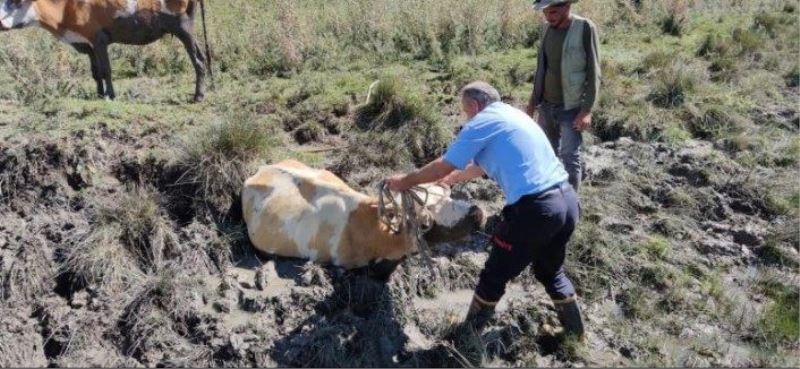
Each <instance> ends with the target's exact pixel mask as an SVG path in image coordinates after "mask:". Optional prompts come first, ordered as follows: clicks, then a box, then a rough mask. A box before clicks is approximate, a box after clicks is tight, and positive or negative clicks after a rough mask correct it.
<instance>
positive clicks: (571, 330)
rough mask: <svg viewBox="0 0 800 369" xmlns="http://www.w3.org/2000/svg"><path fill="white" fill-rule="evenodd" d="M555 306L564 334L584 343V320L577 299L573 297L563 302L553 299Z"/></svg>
mask: <svg viewBox="0 0 800 369" xmlns="http://www.w3.org/2000/svg"><path fill="white" fill-rule="evenodd" d="M553 305H554V306H555V308H556V313H557V314H558V321H559V322H561V326H562V327H564V334H565V335H568V336H574V337H576V338H578V339H579V340H581V341H582V340H583V339H584V334H583V333H584V332H583V318H581V309H580V307H578V300H577V297H576V296H575V295H572V296H569V297H567V298H565V299H563V300H556V299H553Z"/></svg>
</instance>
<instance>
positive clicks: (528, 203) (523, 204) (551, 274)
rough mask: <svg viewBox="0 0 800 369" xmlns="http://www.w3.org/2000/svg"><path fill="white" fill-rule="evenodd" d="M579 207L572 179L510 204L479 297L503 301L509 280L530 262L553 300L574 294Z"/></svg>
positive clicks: (506, 208) (484, 273)
mask: <svg viewBox="0 0 800 369" xmlns="http://www.w3.org/2000/svg"><path fill="white" fill-rule="evenodd" d="M578 206H579V205H578V196H577V194H576V193H575V190H574V189H573V188H572V186H571V185H570V184H569V183H567V182H566V181H565V182H564V183H563V184H561V185H559V186H557V187H556V188H554V189H551V190H548V191H545V192H543V193H541V194H537V195H528V196H525V197H522V198H521V199H520V200H519V201H518V202H517V203H515V204H513V205H509V206H506V207H505V208H504V209H503V221H502V222H501V223H500V225H499V226H498V230H497V231H496V232H495V235H494V237H493V239H492V240H493V247H492V251H491V253H490V254H489V259H488V260H487V261H486V265H485V267H484V269H483V271H482V272H481V275H480V280H479V282H478V287H477V288H476V290H475V293H476V295H477V296H478V297H480V298H481V299H482V300H484V301H485V302H488V303H494V302H497V301H499V300H500V298H501V297H502V296H503V294H505V289H506V284H507V283H508V282H509V281H510V280H512V279H514V278H516V277H517V276H519V275H520V273H522V271H523V270H525V268H526V267H528V265H531V266H532V267H533V271H534V275H535V276H536V279H537V280H538V281H539V282H541V283H542V284H544V286H545V289H546V291H547V293H548V294H549V295H550V297H551V298H552V299H553V300H563V299H566V298H568V297H570V296H572V295H574V294H575V287H574V286H573V285H572V282H571V281H570V280H569V278H567V275H566V274H565V273H564V259H565V257H566V251H567V243H568V242H569V239H570V236H572V232H573V231H574V230H575V226H576V224H577V222H578V211H579V210H578Z"/></svg>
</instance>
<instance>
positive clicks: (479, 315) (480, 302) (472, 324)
mask: <svg viewBox="0 0 800 369" xmlns="http://www.w3.org/2000/svg"><path fill="white" fill-rule="evenodd" d="M495 305H497V303H496V302H488V301H485V300H484V299H482V298H480V297H478V295H473V296H472V303H470V304H469V311H468V312H467V317H466V319H464V325H465V326H467V327H469V328H471V329H472V330H473V331H474V332H476V333H478V334H480V333H481V332H482V331H483V329H484V328H486V324H488V323H489V320H490V319H492V317H494V308H495Z"/></svg>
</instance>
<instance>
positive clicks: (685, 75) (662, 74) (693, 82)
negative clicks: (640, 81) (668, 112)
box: [650, 61, 706, 108]
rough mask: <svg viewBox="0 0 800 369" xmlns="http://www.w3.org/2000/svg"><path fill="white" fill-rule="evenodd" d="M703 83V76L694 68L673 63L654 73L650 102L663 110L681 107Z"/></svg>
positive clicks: (683, 63)
mask: <svg viewBox="0 0 800 369" xmlns="http://www.w3.org/2000/svg"><path fill="white" fill-rule="evenodd" d="M705 82H706V76H705V74H704V73H703V72H702V71H700V70H699V69H698V68H697V67H696V66H691V65H686V63H685V62H681V61H675V62H673V63H672V64H671V65H670V66H669V67H668V68H665V69H663V70H661V71H659V72H658V73H656V76H655V82H654V86H653V89H652V91H651V93H650V100H651V101H652V102H653V103H654V104H656V105H658V106H661V107H665V108H671V107H676V106H681V105H683V104H684V102H686V101H687V100H688V98H689V97H690V96H691V95H692V94H693V93H695V92H696V91H697V90H698V89H699V88H700V87H701V86H702V85H703V84H704V83H705Z"/></svg>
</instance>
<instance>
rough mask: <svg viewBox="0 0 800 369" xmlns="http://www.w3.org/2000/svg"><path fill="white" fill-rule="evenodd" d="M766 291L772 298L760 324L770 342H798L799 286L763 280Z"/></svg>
mask: <svg viewBox="0 0 800 369" xmlns="http://www.w3.org/2000/svg"><path fill="white" fill-rule="evenodd" d="M761 287H762V289H763V291H764V293H765V294H766V295H767V296H769V297H770V299H771V300H772V301H771V302H770V303H769V304H767V307H766V309H765V310H764V312H763V313H762V315H761V318H760V320H759V326H760V329H761V332H762V333H763V334H764V335H765V338H767V340H768V342H769V343H770V344H773V345H779V344H781V343H784V342H794V343H796V342H797V340H798V339H800V311H799V310H798V301H800V291H798V288H797V286H791V285H786V284H784V283H782V282H780V281H778V280H774V279H767V280H765V281H763V282H762V284H761Z"/></svg>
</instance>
